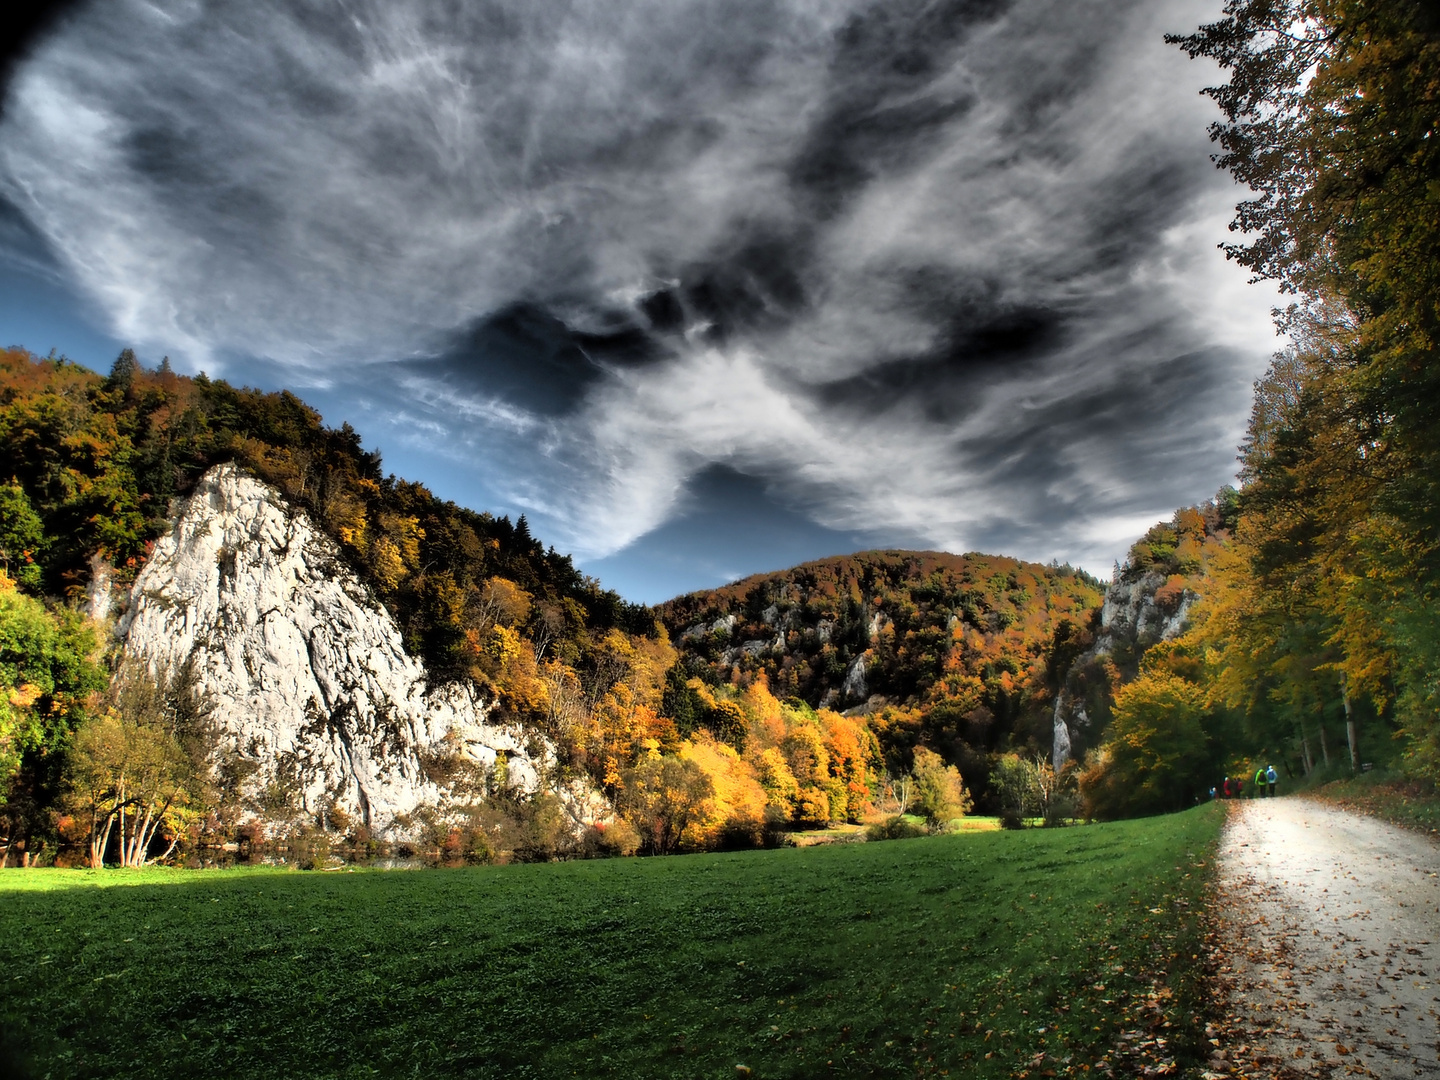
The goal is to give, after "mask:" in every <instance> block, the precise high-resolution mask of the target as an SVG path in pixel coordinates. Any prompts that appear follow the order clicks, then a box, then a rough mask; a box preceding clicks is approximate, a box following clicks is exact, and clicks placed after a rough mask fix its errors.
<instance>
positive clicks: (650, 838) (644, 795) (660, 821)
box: [618, 753, 714, 855]
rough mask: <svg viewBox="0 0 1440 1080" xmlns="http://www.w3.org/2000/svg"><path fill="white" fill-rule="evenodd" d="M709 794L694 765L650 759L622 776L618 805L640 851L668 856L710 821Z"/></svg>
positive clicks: (709, 787) (706, 781)
mask: <svg viewBox="0 0 1440 1080" xmlns="http://www.w3.org/2000/svg"><path fill="white" fill-rule="evenodd" d="M713 794H714V785H713V783H712V781H711V779H710V777H709V776H708V775H707V774H706V772H705V770H704V769H703V768H702V767H701V766H700V765H699V764H697V763H696V762H695V761H692V760H685V759H683V758H679V757H674V756H668V755H667V756H662V755H660V754H658V753H650V754H647V755H645V756H644V757H643V758H641V759H640V761H638V762H637V763H636V764H635V765H633V766H632V767H630V768H629V769H626V770H625V772H624V774H623V777H622V780H621V791H620V797H619V800H618V804H619V808H620V812H621V813H622V814H623V815H624V816H625V818H626V820H628V821H629V822H630V824H631V825H633V826H634V827H635V829H636V831H637V832H639V833H640V836H641V841H642V848H641V850H642V851H644V852H645V853H647V854H652V855H673V854H674V853H675V852H677V851H679V850H680V849H681V847H682V845H685V844H686V843H688V842H690V841H691V839H692V837H691V833H692V832H693V830H694V828H695V826H696V825H697V824H698V823H700V822H702V821H704V820H705V819H706V818H707V817H708V816H709V813H710V807H709V802H710V799H711V797H712V795H713Z"/></svg>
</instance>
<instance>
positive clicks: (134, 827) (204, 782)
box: [67, 672, 214, 869]
mask: <svg viewBox="0 0 1440 1080" xmlns="http://www.w3.org/2000/svg"><path fill="white" fill-rule="evenodd" d="M188 682H189V681H188V680H186V679H184V678H183V677H182V678H178V679H174V680H171V679H167V678H164V677H162V678H160V679H156V678H154V677H153V676H150V675H149V674H148V673H144V672H131V673H128V674H127V675H125V676H124V677H122V678H120V679H117V681H116V685H115V689H114V692H113V703H112V704H111V705H110V707H108V708H107V709H106V710H105V711H104V712H102V713H100V714H99V715H96V716H92V717H90V718H89V719H87V720H86V721H85V722H84V723H83V724H81V725H80V728H79V730H77V731H76V733H75V741H74V744H73V746H72V747H71V750H70V755H69V765H68V769H67V775H68V779H69V787H70V793H69V802H70V804H71V808H72V810H73V811H74V812H75V813H77V814H78V815H79V816H80V817H81V820H83V821H87V822H88V824H89V831H90V865H91V866H93V867H96V868H97V869H98V868H99V867H101V866H103V865H104V861H105V856H106V854H107V852H108V851H109V849H110V842H111V839H112V838H113V839H114V840H115V841H116V844H117V849H118V851H117V853H118V859H117V861H118V862H119V864H120V865H121V866H144V865H145V864H146V863H147V862H151V861H154V860H152V858H151V855H150V852H151V848H152V847H153V846H155V844H156V841H157V840H161V841H164V840H168V846H167V847H166V848H165V850H164V852H163V853H162V854H161V855H160V856H159V858H161V859H164V858H166V857H168V856H169V855H170V853H171V852H173V851H174V850H175V847H176V846H177V844H178V843H179V841H180V838H181V836H182V835H183V834H184V831H185V829H186V828H187V827H188V826H189V825H190V824H191V823H192V822H194V821H195V820H196V819H197V818H198V815H199V812H200V809H201V808H202V807H203V806H204V805H205V803H206V802H207V801H208V796H209V795H210V794H211V792H212V788H213V784H212V781H211V779H210V776H209V771H210V770H209V762H208V751H209V749H210V748H211V747H212V746H213V743H214V738H213V732H212V731H211V730H210V726H209V717H208V711H207V710H206V709H205V708H204V707H203V704H202V703H200V702H198V701H197V699H196V698H195V695H194V694H193V692H192V691H191V689H190V688H189V685H188Z"/></svg>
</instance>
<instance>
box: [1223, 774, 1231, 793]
mask: <svg viewBox="0 0 1440 1080" xmlns="http://www.w3.org/2000/svg"><path fill="white" fill-rule="evenodd" d="M1224 790H1225V798H1227V799H1228V798H1230V794H1231V792H1230V777H1228V776H1227V777H1225V784H1224Z"/></svg>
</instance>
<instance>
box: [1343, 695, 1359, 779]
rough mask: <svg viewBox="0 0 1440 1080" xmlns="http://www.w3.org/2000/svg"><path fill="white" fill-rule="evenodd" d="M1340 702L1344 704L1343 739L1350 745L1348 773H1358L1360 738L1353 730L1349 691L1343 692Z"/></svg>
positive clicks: (1353, 722) (1353, 723) (1353, 718)
mask: <svg viewBox="0 0 1440 1080" xmlns="http://www.w3.org/2000/svg"><path fill="white" fill-rule="evenodd" d="M1341 700H1342V701H1343V702H1344V703H1345V738H1346V739H1347V740H1348V741H1349V743H1350V771H1351V772H1359V771H1360V738H1359V732H1358V731H1357V730H1356V728H1355V714H1354V713H1353V712H1351V711H1350V691H1349V690H1348V689H1346V690H1344V691H1343V693H1342V696H1341Z"/></svg>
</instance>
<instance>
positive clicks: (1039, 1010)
mask: <svg viewBox="0 0 1440 1080" xmlns="http://www.w3.org/2000/svg"><path fill="white" fill-rule="evenodd" d="M1222 817H1223V814H1222V810H1221V808H1219V807H1216V806H1214V805H1210V806H1204V807H1198V808H1196V809H1195V810H1191V811H1188V812H1186V813H1183V814H1177V815H1171V816H1168V817H1163V818H1151V819H1145V820H1138V821H1128V822H1119V823H1114V824H1105V825H1093V826H1088V827H1083V828H1071V829H1053V830H1052V829H1045V830H1040V829H1036V830H1027V831H1024V832H1018V833H1017V832H988V833H972V834H968V835H946V836H936V837H923V838H918V839H913V840H900V841H893V842H887V843H868V844H840V845H830V846H824V847H815V848H808V849H802V850H795V849H780V850H773V851H759V852H737V853H731V854H706V855H693V856H682V857H678V858H668V859H625V860H612V861H589V862H569V863H550V864H537V865H516V866H506V867H476V868H473V869H468V870H456V871H451V872H447V873H426V872H384V871H355V872H349V873H346V872H340V873H305V872H299V871H279V870H265V869H241V870H227V871H198V872H197V871H189V872H185V871H174V870H164V869H152V870H141V871H123V872H116V871H105V872H100V873H95V872H90V871H59V870H30V871H23V870H11V871H7V872H6V873H5V875H4V876H3V878H0V894H3V901H0V972H4V975H3V976H0V979H3V990H0V1031H3V1032H4V1035H3V1039H4V1040H5V1046H4V1053H5V1054H6V1056H7V1058H8V1059H9V1060H8V1062H6V1063H8V1064H10V1065H11V1066H12V1069H13V1070H14V1071H15V1072H16V1073H17V1074H18V1075H21V1076H27V1075H28V1076H33V1077H36V1078H40V1077H55V1078H58V1077H102V1076H103V1077H152V1076H153V1077H184V1076H194V1077H211V1076H220V1075H224V1076H234V1077H250V1076H255V1077H259V1076H263V1077H267V1078H270V1077H281V1076H283V1077H366V1076H426V1077H433V1076H466V1077H556V1076H643V1077H734V1076H737V1075H740V1076H754V1077H814V1076H825V1075H836V1076H887V1077H893V1076H902V1075H907V1076H908V1075H917V1076H936V1075H938V1076H944V1075H954V1076H967V1077H969V1076H979V1077H1026V1076H1036V1077H1039V1076H1080V1075H1089V1074H1092V1073H1094V1072H1096V1071H1098V1072H1100V1073H1101V1074H1109V1073H1112V1072H1113V1073H1116V1074H1123V1075H1136V1074H1148V1075H1166V1074H1169V1073H1171V1072H1180V1071H1183V1070H1184V1069H1185V1068H1186V1066H1187V1065H1188V1064H1193V1063H1194V1062H1196V1061H1198V1060H1199V1057H1198V1055H1199V1050H1200V1044H1201V1042H1202V1041H1203V1039H1202V1035H1201V1025H1202V1020H1201V1019H1200V1018H1199V1012H1200V1007H1201V1005H1200V993H1199V992H1200V985H1199V980H1200V966H1201V961H1200V960H1199V958H1198V955H1197V954H1199V953H1200V951H1201V950H1200V941H1201V937H1202V931H1201V928H1200V927H1199V925H1198V924H1199V917H1200V908H1201V906H1202V903H1203V900H1204V893H1205V889H1206V886H1207V882H1208V880H1209V874H1210V867H1211V863H1212V858H1211V856H1212V851H1213V847H1214V844H1215V841H1216V838H1217V836H1218V833H1219V829H1220V825H1221V822H1222Z"/></svg>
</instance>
